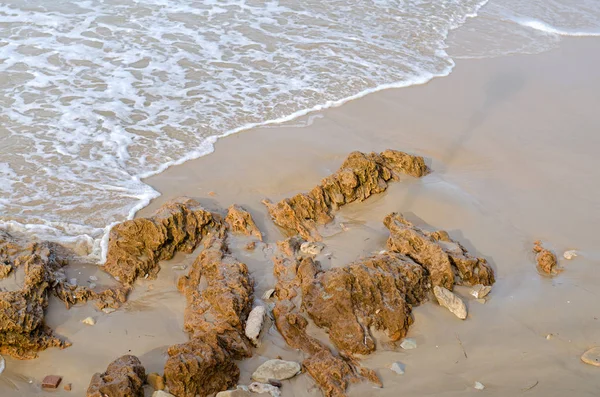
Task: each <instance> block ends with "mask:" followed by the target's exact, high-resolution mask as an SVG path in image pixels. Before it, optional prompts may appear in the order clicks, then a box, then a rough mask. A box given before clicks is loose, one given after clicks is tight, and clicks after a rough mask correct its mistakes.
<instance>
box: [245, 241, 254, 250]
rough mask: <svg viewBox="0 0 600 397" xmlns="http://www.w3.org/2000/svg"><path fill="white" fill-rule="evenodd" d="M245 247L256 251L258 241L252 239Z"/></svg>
mask: <svg viewBox="0 0 600 397" xmlns="http://www.w3.org/2000/svg"><path fill="white" fill-rule="evenodd" d="M245 248H246V250H248V251H254V249H255V248H256V241H250V242H249V243H248V244H246V247H245Z"/></svg>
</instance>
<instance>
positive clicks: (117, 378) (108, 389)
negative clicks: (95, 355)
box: [86, 355, 146, 397]
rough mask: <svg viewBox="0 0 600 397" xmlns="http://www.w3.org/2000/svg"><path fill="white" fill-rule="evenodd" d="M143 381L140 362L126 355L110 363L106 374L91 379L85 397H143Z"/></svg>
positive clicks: (143, 375)
mask: <svg viewBox="0 0 600 397" xmlns="http://www.w3.org/2000/svg"><path fill="white" fill-rule="evenodd" d="M145 380H146V372H145V370H144V367H143V366H142V363H141V362H140V360H139V359H138V358H137V357H135V356H131V355H126V356H123V357H120V358H118V359H116V360H115V361H113V362H112V363H110V364H109V366H108V368H107V369H106V372H104V373H102V374H100V373H97V374H95V375H94V376H93V377H92V380H91V382H90V385H89V387H88V390H87V394H86V397H144V389H143V385H144V382H145Z"/></svg>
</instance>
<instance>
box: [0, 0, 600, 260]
mask: <svg viewBox="0 0 600 397" xmlns="http://www.w3.org/2000/svg"><path fill="white" fill-rule="evenodd" d="M599 32H600V3H598V2H595V1H591V0H578V1H567V0H561V1H558V0H553V1H523V0H509V1H494V0H491V1H490V2H489V3H487V4H485V1H482V0H465V1H458V0H444V1H442V2H440V1H433V0H413V1H408V0H396V1H391V0H378V1H365V0H355V1H351V2H348V1H329V2H316V1H309V2H301V3H298V2H293V1H289V0H288V1H275V0H272V1H267V2H259V1H233V0H227V1H218V2H217V1H194V0H183V1H180V0H178V1H174V0H143V1H137V0H123V1H110V0H89V1H83V2H79V1H78V2H74V1H49V0H35V1H31V0H27V1H23V0H17V1H15V0H11V1H10V2H8V1H2V2H0V107H1V108H2V112H1V114H0V226H3V227H5V228H8V229H10V230H13V231H23V232H26V233H29V234H37V235H39V236H40V237H42V238H46V239H51V240H61V241H63V242H68V243H70V244H72V245H75V246H77V248H78V251H79V252H80V253H83V254H89V253H92V254H93V255H96V256H99V255H100V252H101V249H102V245H101V240H100V238H101V237H102V236H103V235H105V233H106V231H107V230H108V227H110V225H111V224H113V223H114V222H118V221H122V220H124V219H126V218H131V217H133V216H134V215H135V213H136V211H137V210H139V209H140V208H142V207H144V206H145V205H146V204H147V203H148V202H149V201H150V200H151V199H152V198H154V197H156V196H157V195H158V192H156V191H155V190H154V189H152V188H151V187H150V186H148V185H146V184H145V183H144V182H143V181H142V179H143V178H144V177H146V176H149V175H152V174H155V173H159V172H161V171H162V170H164V169H165V168H167V167H168V166H169V165H172V164H176V163H180V162H182V161H185V160H187V159H191V158H194V157H199V156H202V155H205V154H207V153H210V152H211V151H212V147H213V144H214V142H215V140H216V138H217V137H219V136H222V135H225V134H228V133H232V132H237V131H239V130H242V129H245V128H247V127H249V126H252V125H260V124H264V123H268V122H276V121H280V120H286V119H290V118H293V117H295V116H297V115H300V114H302V113H305V112H306V111H309V110H311V109H319V108H323V107H328V106H334V105H336V104H340V103H343V102H344V101H346V100H348V99H351V98H355V97H359V96H362V95H365V94H366V93H369V92H373V91H377V90H379V89H383V88H387V87H402V86H409V85H414V84H419V83H424V82H427V81H428V80H430V79H431V78H433V77H435V76H444V75H447V74H448V73H450V72H451V70H452V67H453V65H454V62H453V60H452V58H451V57H456V58H465V57H466V58H477V57H490V56H498V55H503V54H509V53H518V52H525V53H535V52H540V51H544V50H547V49H549V48H552V47H553V46H555V45H556V44H557V43H558V41H559V40H560V37H561V35H575V36H577V35H597V34H599ZM299 133H301V132H300V131H299ZM107 225H108V226H107Z"/></svg>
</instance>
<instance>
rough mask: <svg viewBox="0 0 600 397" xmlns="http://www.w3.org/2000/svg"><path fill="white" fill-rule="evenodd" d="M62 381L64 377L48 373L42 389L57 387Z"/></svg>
mask: <svg viewBox="0 0 600 397" xmlns="http://www.w3.org/2000/svg"><path fill="white" fill-rule="evenodd" d="M61 381H62V377H61V376H58V375H48V376H46V377H45V378H44V380H43V381H42V389H56V388H57V387H58V385H60V382H61Z"/></svg>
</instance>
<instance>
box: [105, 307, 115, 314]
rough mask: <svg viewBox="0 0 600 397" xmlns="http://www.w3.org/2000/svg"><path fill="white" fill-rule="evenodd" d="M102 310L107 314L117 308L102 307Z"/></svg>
mask: <svg viewBox="0 0 600 397" xmlns="http://www.w3.org/2000/svg"><path fill="white" fill-rule="evenodd" d="M102 311H103V312H104V313H106V314H111V313H113V312H116V311H117V309H113V308H112V307H105V308H104V309H102Z"/></svg>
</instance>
